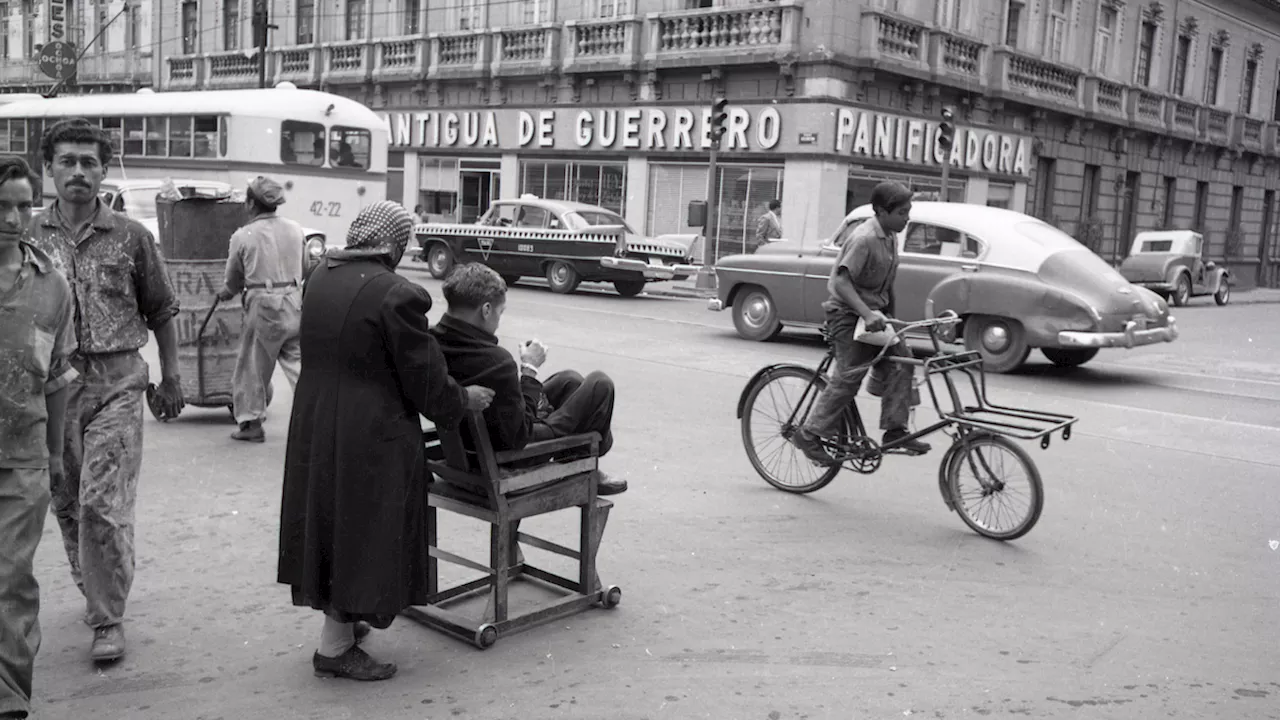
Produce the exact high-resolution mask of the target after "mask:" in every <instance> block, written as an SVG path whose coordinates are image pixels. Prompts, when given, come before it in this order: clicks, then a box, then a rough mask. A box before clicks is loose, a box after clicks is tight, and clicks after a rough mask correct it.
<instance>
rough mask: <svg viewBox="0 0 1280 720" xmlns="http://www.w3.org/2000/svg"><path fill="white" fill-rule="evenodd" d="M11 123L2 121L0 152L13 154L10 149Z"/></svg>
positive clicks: (0, 125) (0, 121) (0, 124)
mask: <svg viewBox="0 0 1280 720" xmlns="http://www.w3.org/2000/svg"><path fill="white" fill-rule="evenodd" d="M9 142H10V141H9V121H8V120H0V152H3V153H7V152H13V151H12V150H10V149H9Z"/></svg>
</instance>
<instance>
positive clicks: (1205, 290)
mask: <svg viewBox="0 0 1280 720" xmlns="http://www.w3.org/2000/svg"><path fill="white" fill-rule="evenodd" d="M1120 274H1121V275H1124V277H1125V279H1126V280H1128V281H1129V282H1131V283H1133V284H1135V285H1141V286H1142V287H1145V288H1147V289H1148V290H1152V291H1154V292H1156V293H1158V294H1160V295H1161V296H1163V297H1165V298H1168V299H1170V300H1172V301H1173V304H1174V305H1175V306H1177V307H1182V306H1183V305H1186V304H1187V303H1188V302H1189V301H1190V300H1191V298H1192V297H1194V296H1196V295H1212V296H1213V301H1214V302H1216V303H1218V304H1219V305H1226V304H1227V302H1228V301H1230V300H1231V272H1230V271H1229V270H1227V269H1226V268H1224V267H1219V266H1218V264H1217V263H1215V262H1213V261H1209V262H1205V261H1204V237H1203V236H1202V235H1200V233H1198V232H1192V231H1191V230H1148V231H1145V232H1140V233H1138V234H1137V236H1136V237H1134V239H1133V248H1132V249H1131V250H1130V251H1129V257H1127V258H1125V259H1124V262H1122V263H1120Z"/></svg>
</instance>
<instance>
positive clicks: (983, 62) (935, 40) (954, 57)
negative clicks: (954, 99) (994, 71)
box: [929, 30, 991, 85]
mask: <svg viewBox="0 0 1280 720" xmlns="http://www.w3.org/2000/svg"><path fill="white" fill-rule="evenodd" d="M990 57H991V48H989V47H988V46H987V45H985V44H984V43H981V42H978V41H977V40H973V39H970V38H967V37H961V36H959V35H952V34H948V33H945V32H942V31H938V30H934V31H932V32H930V33H929V67H930V69H932V70H933V72H934V74H935V75H939V76H942V77H950V78H953V79H957V80H963V81H967V82H969V83H973V84H976V85H986V84H987V78H988V76H989V74H990V65H991V60H990Z"/></svg>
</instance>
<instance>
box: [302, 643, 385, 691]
mask: <svg viewBox="0 0 1280 720" xmlns="http://www.w3.org/2000/svg"><path fill="white" fill-rule="evenodd" d="M311 667H312V668H314V669H315V672H316V677H330V678H347V679H350V680H361V681H364V682H373V681H377V680H386V679H387V678H390V677H391V676H393V675H395V674H396V666H395V663H380V662H378V661H377V660H374V659H373V658H371V657H369V654H368V653H366V652H365V651H363V650H361V649H360V648H359V647H358V646H356V645H352V646H351V647H350V648H349V649H348V650H347V651H346V652H344V653H342V654H341V655H339V656H338V657H334V658H331V657H325V656H324V655H321V654H320V653H318V652H317V653H316V654H314V655H312V656H311Z"/></svg>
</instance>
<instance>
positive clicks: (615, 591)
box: [604, 585, 622, 608]
mask: <svg viewBox="0 0 1280 720" xmlns="http://www.w3.org/2000/svg"><path fill="white" fill-rule="evenodd" d="M620 602H622V588H620V587H618V586H617V585H611V586H609V589H608V590H606V591H605V593H604V606H605V607H606V608H616V607H618V603H620Z"/></svg>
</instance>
